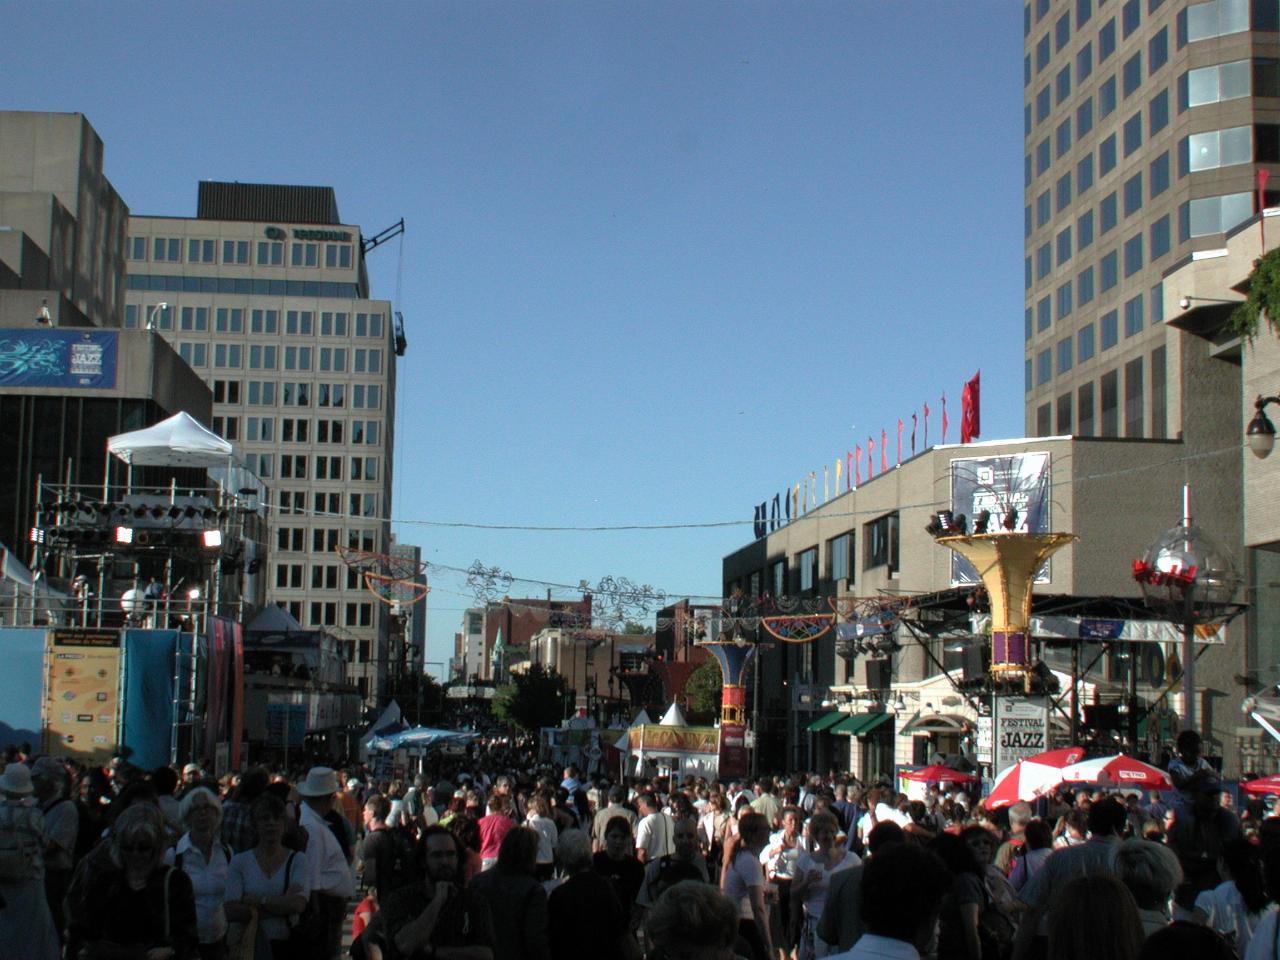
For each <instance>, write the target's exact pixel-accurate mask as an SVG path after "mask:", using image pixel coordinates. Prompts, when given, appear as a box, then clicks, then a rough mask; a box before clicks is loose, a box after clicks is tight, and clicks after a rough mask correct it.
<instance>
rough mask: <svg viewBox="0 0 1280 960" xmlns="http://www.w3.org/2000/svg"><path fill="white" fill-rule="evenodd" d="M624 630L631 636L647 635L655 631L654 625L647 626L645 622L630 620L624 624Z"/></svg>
mask: <svg viewBox="0 0 1280 960" xmlns="http://www.w3.org/2000/svg"><path fill="white" fill-rule="evenodd" d="M622 632H623V633H624V634H626V635H627V636H630V637H647V636H649V635H650V634H652V633H653V627H646V626H645V625H644V624H643V623H636V622H634V621H632V620H628V621H627V622H626V623H624V624H623V625H622Z"/></svg>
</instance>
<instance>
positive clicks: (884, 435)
mask: <svg viewBox="0 0 1280 960" xmlns="http://www.w3.org/2000/svg"><path fill="white" fill-rule="evenodd" d="M880 472H881V473H888V472H889V431H888V430H881V431H880Z"/></svg>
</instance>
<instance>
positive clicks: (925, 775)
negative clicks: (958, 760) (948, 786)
mask: <svg viewBox="0 0 1280 960" xmlns="http://www.w3.org/2000/svg"><path fill="white" fill-rule="evenodd" d="M902 777H903V779H904V780H914V781H916V782H917V783H971V782H972V781H974V780H977V779H978V778H977V777H975V776H974V775H973V774H972V773H962V772H961V771H959V770H952V769H951V768H950V767H944V766H942V765H941V764H937V763H934V764H930V765H929V766H927V767H921V768H920V769H919V770H909V771H908V772H906V773H904V774H903V775H902Z"/></svg>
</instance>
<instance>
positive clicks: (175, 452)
mask: <svg viewBox="0 0 1280 960" xmlns="http://www.w3.org/2000/svg"><path fill="white" fill-rule="evenodd" d="M107 451H108V452H109V453H111V454H112V455H113V456H115V457H118V458H119V459H120V460H123V461H124V462H125V463H127V464H130V465H131V466H132V465H135V464H136V465H137V466H144V467H206V468H211V467H226V466H227V465H228V461H230V460H231V458H232V456H233V454H232V448H231V443H230V441H227V440H224V439H222V437H220V436H218V435H217V434H216V433H214V432H213V431H212V430H206V429H205V428H204V427H202V426H201V425H200V424H199V423H198V422H197V421H196V419H195V418H194V417H193V416H191V414H189V413H185V412H183V413H175V414H174V415H173V416H172V417H170V418H169V419H168V420H162V421H161V422H160V423H157V424H156V425H155V426H151V427H145V428H143V429H142V430H131V431H130V432H129V433H120V434H117V435H116V436H114V437H111V438H110V439H109V440H108V441H107Z"/></svg>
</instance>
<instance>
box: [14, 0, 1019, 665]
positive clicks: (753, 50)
mask: <svg viewBox="0 0 1280 960" xmlns="http://www.w3.org/2000/svg"><path fill="white" fill-rule="evenodd" d="M0 14H2V15H3V19H4V22H5V24H6V33H7V34H8V37H9V39H10V42H9V43H6V45H5V46H6V54H5V60H6V63H5V70H4V74H5V83H4V90H3V93H2V94H0V105H2V106H3V107H5V108H9V109H28V110H63V111H78V112H82V113H84V114H86V115H87V116H88V118H89V120H90V122H91V123H92V124H93V125H94V126H95V128H96V129H97V130H98V133H99V134H100V135H101V136H102V138H103V140H104V141H105V144H106V169H107V174H108V176H109V177H110V179H111V181H112V182H113V183H114V184H115V186H116V188H117V190H119V192H120V193H121V195H122V196H123V197H124V199H125V201H126V202H127V203H128V204H129V206H130V209H131V210H133V211H134V212H137V213H143V214H170V215H179V216H190V215H193V214H194V211H195V193H196V183H197V181H198V180H201V179H225V180H241V181H248V182H277V183H316V184H327V185H332V186H333V187H334V188H335V189H336V190H337V193H338V202H339V208H340V210H341V212H342V215H343V219H344V220H345V221H347V222H348V223H356V224H359V225H360V226H362V227H363V228H364V231H365V233H366V234H372V233H374V232H376V231H378V230H380V229H381V228H382V227H384V226H387V225H389V224H391V223H394V222H395V221H396V220H398V219H400V218H401V217H404V218H405V220H406V224H407V233H406V235H405V238H404V241H403V249H402V250H401V249H400V248H399V247H398V245H397V243H396V242H393V243H391V244H388V245H386V246H384V247H382V248H381V249H379V250H378V251H376V252H374V253H373V254H371V255H370V272H371V279H372V283H373V287H374V293H375V295H376V296H379V297H385V298H389V299H394V300H395V301H396V308H397V309H400V310H402V311H403V312H404V315H405V320H406V323H407V326H408V337H409V353H408V356H407V357H405V358H404V360H403V362H402V366H401V368H400V375H401V389H400V397H399V402H400V416H399V421H400V422H399V424H398V443H397V470H398V480H397V482H396V490H395V493H396V496H397V503H396V505H395V507H394V511H393V512H394V515H395V518H396V519H397V520H398V521H401V522H400V523H399V524H398V526H397V531H398V535H399V536H400V538H401V539H402V540H404V541H408V542H417V543H420V544H421V545H422V546H423V549H424V555H425V557H426V558H427V559H428V560H431V561H433V562H435V563H439V564H443V565H445V566H451V567H466V566H468V565H469V564H470V563H471V562H472V561H474V560H477V559H479V560H482V561H483V562H484V563H485V564H486V565H496V566H500V567H502V568H504V569H506V570H509V571H510V572H511V573H513V574H514V575H516V576H517V577H522V578H527V579H529V580H531V581H549V582H552V583H567V584H576V583H578V582H579V581H581V580H588V581H590V582H592V583H594V582H597V581H598V580H599V579H600V578H602V577H604V576H613V577H628V578H630V579H631V580H633V581H636V582H638V583H647V584H651V585H653V586H654V587H657V588H661V589H663V590H665V591H666V592H667V593H669V594H672V595H683V594H715V593H717V592H718V591H719V583H720V561H721V558H722V557H723V555H724V554H726V553H728V552H729V551H731V550H733V549H734V548H735V547H737V546H739V545H741V544H743V543H745V542H747V541H748V540H749V539H750V537H751V526H750V521H751V506H752V504H753V503H758V502H759V501H761V500H764V499H766V497H768V496H771V495H772V494H773V493H775V492H777V491H779V490H780V489H782V488H783V487H784V486H786V485H788V484H790V483H793V482H795V481H797V480H799V479H800V478H801V476H803V475H805V474H807V473H808V472H809V471H810V470H817V471H818V472H819V475H821V468H822V464H823V463H824V462H828V463H829V462H831V461H833V460H834V459H835V458H836V457H838V456H842V455H843V454H844V452H845V451H846V450H847V449H851V448H852V446H853V443H854V442H855V441H865V438H866V437H867V436H868V434H872V433H874V434H875V435H876V436H877V437H878V436H879V433H880V430H881V429H882V428H883V429H887V430H889V432H890V435H891V436H892V434H893V432H894V429H895V426H896V423H897V420H898V418H899V417H903V418H904V419H907V420H908V422H909V420H910V413H911V411H912V410H918V409H919V408H920V406H921V404H922V403H924V402H928V403H929V404H930V406H931V407H932V408H933V409H934V410H935V411H936V409H937V400H938V397H939V396H940V395H941V394H942V393H943V392H944V391H945V392H946V394H947V396H948V399H949V400H951V401H952V402H953V406H952V408H951V409H952V412H953V416H952V425H953V433H952V438H953V439H954V437H955V432H954V431H955V430H956V426H957V425H958V421H959V392H960V387H961V385H962V384H963V382H964V380H965V379H967V378H968V377H969V376H970V375H971V374H972V373H973V372H974V371H975V370H976V369H978V368H981V370H982V377H983V391H984V392H983V396H984V404H983V424H984V431H983V433H984V436H985V437H987V438H994V437H999V436H1018V435H1020V434H1021V433H1022V392H1021V381H1022V357H1023V352H1022V348H1021V340H1020V339H1019V338H1020V335H1021V333H1020V331H1021V329H1022V294H1021V292H1020V291H1019V289H1018V287H1019V285H1020V282H1021V276H1022V250H1021V247H1022V237H1021V224H1022V215H1021V212H1020V211H1019V210H1018V207H1019V206H1021V205H1022V181H1021V167H1022V154H1023V149H1022V143H1021V142H1020V141H1021V137H1022V135H1021V132H1020V130H1021V114H1022V85H1021V64H1022V50H1021V39H1022V38H1021V24H1022V9H1021V5H1020V4H1014V3H1007V2H995V0H972V2H965V3H946V2H942V0H931V2H908V0H902V2H870V0H865V2H844V3H799V2H795V3H772V2H771V3H712V2H693V3H690V2H688V0H684V2H673V3H587V2H574V3H556V4H547V3H521V4H508V3H484V2H480V3H477V2H471V0H468V2H456V3H386V4H337V3H327V2H320V3H307V4H293V3H273V4H260V3H255V4H228V3H222V4H216V5H207V4H201V5H191V4H180V3H166V4H164V5H154V4H152V5H143V4H131V3H121V4H101V3H62V4H30V3H16V2H5V3H3V5H2V6H0ZM397 287H398V288H399V296H398V297H397ZM935 418H936V413H935ZM936 430H937V426H936V421H935V424H934V426H933V427H932V428H931V436H934V437H936ZM424 520H429V521H436V522H441V521H443V522H446V523H454V522H461V523H480V524H497V525H558V526H598V525H618V524H674V525H679V524H698V523H706V522H712V521H731V520H742V521H744V524H743V525H742V526H730V527H712V528H702V529H697V528H692V529H667V530H654V531H612V532H579V531H560V532H546V533H538V532H518V531H509V530H508V531H478V530H471V529H465V528H457V527H448V526H425V525H421V524H418V523H414V522H413V521H424ZM431 577H432V584H433V588H434V589H433V593H432V594H431V609H430V614H429V616H430V621H429V623H430V643H429V657H428V659H430V660H442V659H445V658H446V657H447V656H448V654H449V651H450V648H451V645H452V635H453V631H454V630H455V629H456V627H457V624H458V621H459V618H460V615H461V611H462V609H463V608H464V607H466V606H467V605H469V603H470V602H472V601H471V597H470V595H469V594H468V592H467V590H466V588H465V586H464V585H463V583H462V579H461V578H460V577H458V576H456V575H454V574H451V573H449V572H448V571H447V570H444V569H437V570H433V571H432V574H431ZM545 589H546V588H545V587H544V586H541V585H538V584H535V583H529V584H517V586H516V588H515V589H514V590H513V595H535V596H537V595H543V594H544V593H545ZM556 595H559V596H564V595H567V594H566V593H565V592H564V591H560V590H557V591H556Z"/></svg>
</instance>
